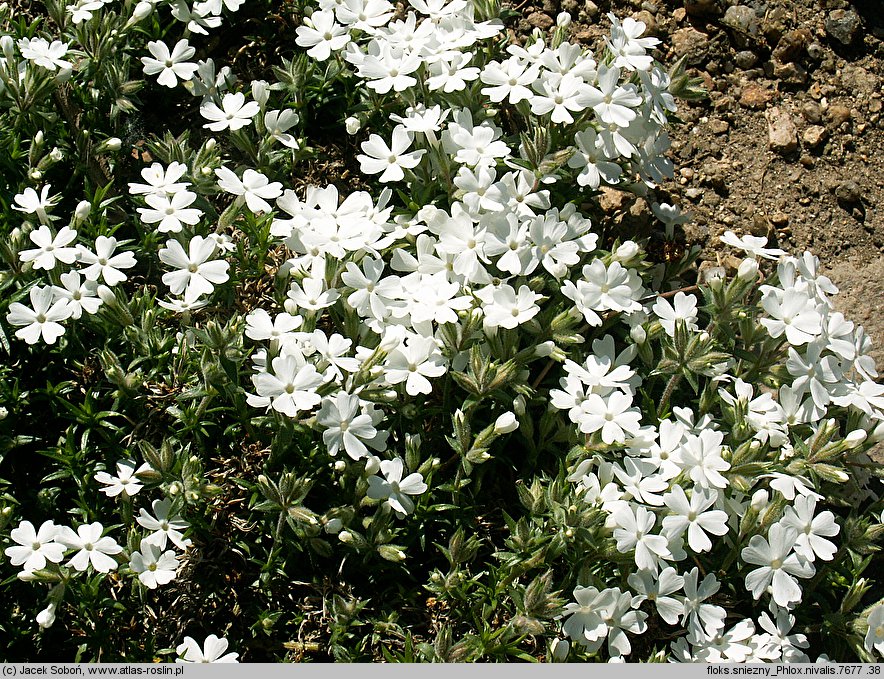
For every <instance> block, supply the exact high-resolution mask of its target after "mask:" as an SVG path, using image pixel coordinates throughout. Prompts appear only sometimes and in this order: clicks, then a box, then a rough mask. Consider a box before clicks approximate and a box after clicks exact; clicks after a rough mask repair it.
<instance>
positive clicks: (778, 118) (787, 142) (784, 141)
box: [765, 106, 798, 155]
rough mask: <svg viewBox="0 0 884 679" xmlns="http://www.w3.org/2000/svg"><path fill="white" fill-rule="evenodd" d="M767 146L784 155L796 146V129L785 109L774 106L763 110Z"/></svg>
mask: <svg viewBox="0 0 884 679" xmlns="http://www.w3.org/2000/svg"><path fill="white" fill-rule="evenodd" d="M765 117H766V118H767V136H768V146H769V147H770V150H771V151H775V152H776V153H780V154H782V155H786V154H788V153H792V152H793V151H794V150H795V149H797V148H798V130H797V129H796V128H795V123H793V122H792V116H790V115H789V113H788V112H787V111H783V110H782V109H780V108H778V107H776V106H774V107H773V108H771V109H769V110H768V111H766V112H765Z"/></svg>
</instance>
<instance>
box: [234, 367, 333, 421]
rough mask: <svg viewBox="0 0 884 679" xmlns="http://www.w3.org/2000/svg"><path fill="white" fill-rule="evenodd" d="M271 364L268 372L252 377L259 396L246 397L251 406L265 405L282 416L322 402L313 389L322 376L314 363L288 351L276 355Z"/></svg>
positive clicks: (296, 412) (296, 413) (321, 380)
mask: <svg viewBox="0 0 884 679" xmlns="http://www.w3.org/2000/svg"><path fill="white" fill-rule="evenodd" d="M271 366H272V368H273V372H272V373H271V372H262V373H258V374H257V375H253V376H252V382H253V383H254V385H255V391H256V392H257V393H258V397H259V398H257V399H255V398H254V397H250V403H251V405H258V406H260V405H265V406H266V405H269V406H270V407H272V408H273V409H274V410H276V411H277V412H280V413H282V414H283V415H288V416H289V417H297V415H298V413H299V412H302V411H307V410H312V409H313V408H314V407H315V406H317V405H319V403H320V401H322V397H321V396H320V395H319V394H317V393H316V389H317V388H318V387H319V386H320V385H322V383H323V379H322V375H320V374H319V373H318V372H317V371H316V367H315V366H313V365H312V364H310V363H307V362H306V361H305V360H304V359H303V358H301V357H299V356H295V355H291V354H290V355H286V356H277V357H276V358H274V359H273V361H272V363H271Z"/></svg>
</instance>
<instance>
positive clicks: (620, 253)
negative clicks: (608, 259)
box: [614, 240, 638, 262]
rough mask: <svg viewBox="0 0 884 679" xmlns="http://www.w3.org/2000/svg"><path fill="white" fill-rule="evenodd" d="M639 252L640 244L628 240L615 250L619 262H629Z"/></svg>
mask: <svg viewBox="0 0 884 679" xmlns="http://www.w3.org/2000/svg"><path fill="white" fill-rule="evenodd" d="M637 254H638V245H637V244H636V243H635V242H633V241H631V240H628V241H626V242H625V243H623V244H622V245H621V246H620V247H619V248H617V250H616V251H615V252H614V259H616V260H617V261H618V262H628V261H629V260H630V259H632V258H633V257H635V256H636V255H637Z"/></svg>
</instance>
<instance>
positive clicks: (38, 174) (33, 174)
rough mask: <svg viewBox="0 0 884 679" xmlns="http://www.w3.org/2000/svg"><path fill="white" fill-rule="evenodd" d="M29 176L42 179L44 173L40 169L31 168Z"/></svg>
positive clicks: (35, 179) (36, 179)
mask: <svg viewBox="0 0 884 679" xmlns="http://www.w3.org/2000/svg"><path fill="white" fill-rule="evenodd" d="M28 176H29V177H30V178H31V179H33V180H34V181H40V180H41V179H43V173H42V172H40V170H31V171H30V173H29V174H28Z"/></svg>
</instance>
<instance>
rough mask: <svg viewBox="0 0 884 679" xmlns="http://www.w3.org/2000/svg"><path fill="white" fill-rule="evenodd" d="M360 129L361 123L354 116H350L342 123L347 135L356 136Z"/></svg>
mask: <svg viewBox="0 0 884 679" xmlns="http://www.w3.org/2000/svg"><path fill="white" fill-rule="evenodd" d="M360 127H362V123H360V122H359V118H357V117H355V116H350V117H349V118H347V119H346V120H345V121H344V128H345V129H346V130H347V134H356V133H357V132H359V128H360Z"/></svg>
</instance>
